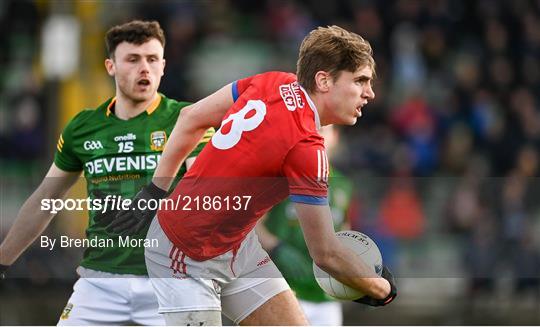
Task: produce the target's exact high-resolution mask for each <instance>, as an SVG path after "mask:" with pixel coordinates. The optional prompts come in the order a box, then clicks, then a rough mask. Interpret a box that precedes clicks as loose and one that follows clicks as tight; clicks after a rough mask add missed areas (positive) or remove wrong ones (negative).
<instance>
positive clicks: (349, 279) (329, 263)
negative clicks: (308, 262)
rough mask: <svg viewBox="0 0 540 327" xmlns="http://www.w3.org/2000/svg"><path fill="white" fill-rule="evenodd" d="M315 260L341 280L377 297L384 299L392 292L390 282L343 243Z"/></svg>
mask: <svg viewBox="0 0 540 327" xmlns="http://www.w3.org/2000/svg"><path fill="white" fill-rule="evenodd" d="M314 260H315V263H316V264H317V265H318V266H319V267H320V268H321V269H323V270H324V271H326V272H327V273H329V274H330V275H332V276H333V277H334V278H336V279H337V280H339V281H340V282H342V283H344V284H347V285H349V286H350V287H352V288H354V289H357V290H359V291H361V292H362V293H364V294H366V295H369V296H371V297H373V298H375V299H384V298H385V297H386V296H387V295H388V294H389V293H390V283H388V281H387V280H385V279H384V278H381V277H379V276H377V275H376V274H375V273H374V272H373V271H372V270H371V269H370V268H369V267H368V266H367V264H365V263H364V262H363V261H362V260H359V259H358V258H357V256H356V255H355V254H354V253H353V252H352V251H350V250H349V249H347V248H346V247H344V246H342V245H341V244H339V245H338V244H337V243H336V246H335V247H333V250H330V251H327V252H326V254H324V255H321V256H319V257H318V258H316V259H314Z"/></svg>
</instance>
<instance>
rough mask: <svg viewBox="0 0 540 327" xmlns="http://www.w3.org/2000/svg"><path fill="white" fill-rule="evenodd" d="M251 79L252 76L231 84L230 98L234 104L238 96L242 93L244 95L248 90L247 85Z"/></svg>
mask: <svg viewBox="0 0 540 327" xmlns="http://www.w3.org/2000/svg"><path fill="white" fill-rule="evenodd" d="M253 77H254V76H250V77H246V78H243V79H239V80H237V81H234V82H233V83H232V96H233V101H234V102H236V100H238V98H239V97H240V95H242V93H244V91H245V90H246V89H247V88H248V86H249V84H250V83H251V81H252V80H253Z"/></svg>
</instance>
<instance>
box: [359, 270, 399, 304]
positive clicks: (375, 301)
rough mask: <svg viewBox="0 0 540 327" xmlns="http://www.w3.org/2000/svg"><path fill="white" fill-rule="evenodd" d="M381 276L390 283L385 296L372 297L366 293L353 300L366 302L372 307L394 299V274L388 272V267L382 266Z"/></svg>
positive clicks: (395, 290) (395, 294)
mask: <svg viewBox="0 0 540 327" xmlns="http://www.w3.org/2000/svg"><path fill="white" fill-rule="evenodd" d="M381 277H382V278H384V279H386V280H387V281H388V282H389V283H390V294H388V296H387V297H385V298H384V299H374V298H372V297H371V296H367V295H366V296H363V297H361V298H359V299H357V300H354V301H353V302H357V303H362V304H367V305H369V306H372V307H381V306H385V305H387V304H389V303H390V302H392V301H394V299H395V298H396V296H397V288H396V282H395V280H394V275H392V272H390V269H388V267H386V266H383V270H382V273H381Z"/></svg>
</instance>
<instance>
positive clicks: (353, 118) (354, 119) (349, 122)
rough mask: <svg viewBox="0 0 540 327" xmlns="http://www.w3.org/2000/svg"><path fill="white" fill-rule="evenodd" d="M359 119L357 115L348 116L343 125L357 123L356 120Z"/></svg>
mask: <svg viewBox="0 0 540 327" xmlns="http://www.w3.org/2000/svg"><path fill="white" fill-rule="evenodd" d="M357 121H358V117H357V116H352V117H348V118H347V119H346V120H345V121H344V122H343V124H342V125H348V126H352V125H354V124H356V122H357Z"/></svg>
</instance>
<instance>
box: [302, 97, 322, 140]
mask: <svg viewBox="0 0 540 327" xmlns="http://www.w3.org/2000/svg"><path fill="white" fill-rule="evenodd" d="M300 90H302V92H304V95H305V96H306V100H307V102H308V104H309V107H310V108H311V111H313V114H314V115H315V126H316V127H317V130H320V129H321V119H320V118H319V112H318V111H317V107H315V104H314V103H313V100H311V98H310V97H309V94H308V93H307V92H306V90H304V88H303V87H302V86H300Z"/></svg>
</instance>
